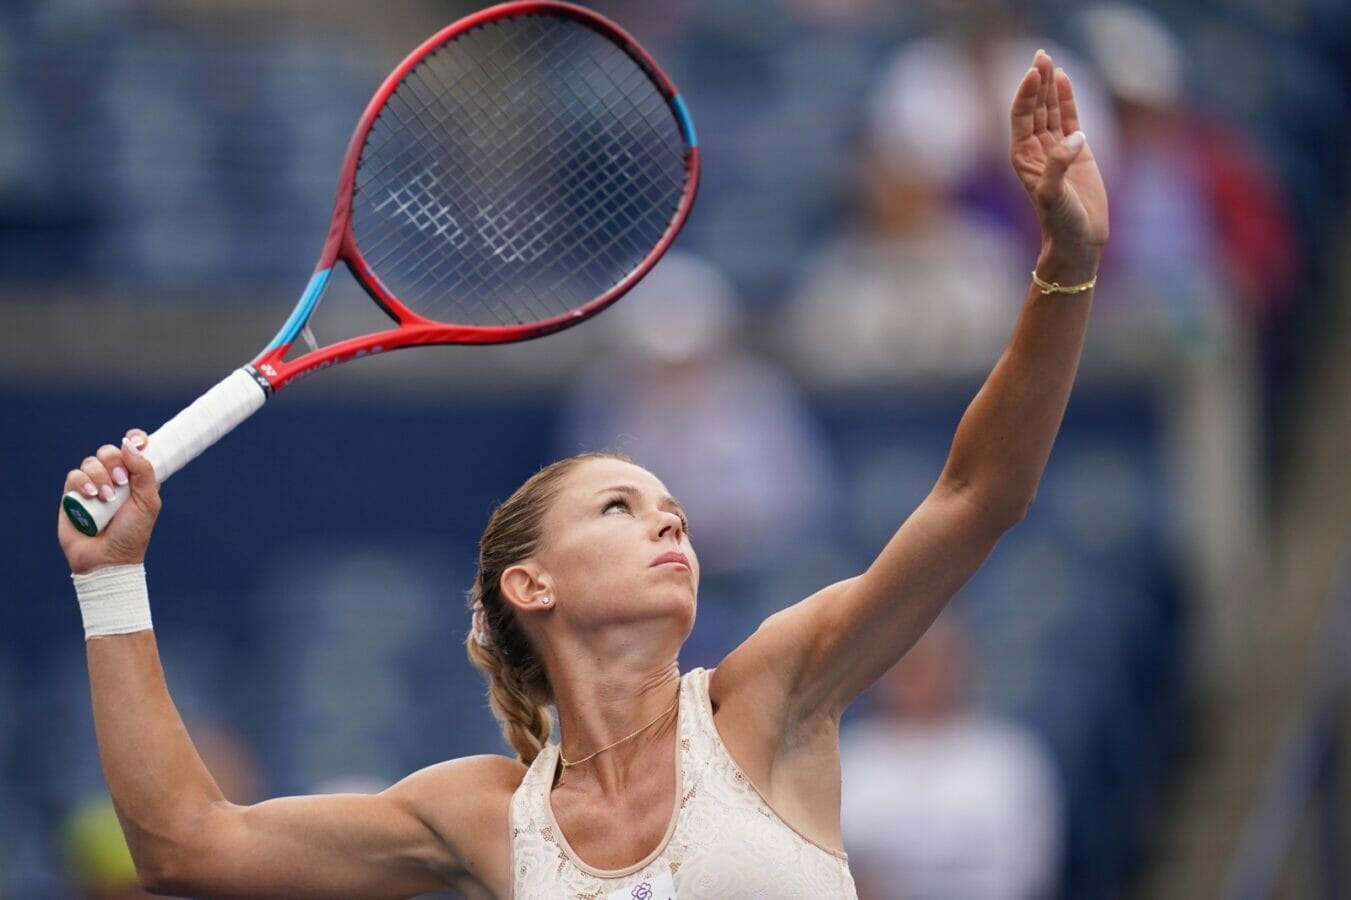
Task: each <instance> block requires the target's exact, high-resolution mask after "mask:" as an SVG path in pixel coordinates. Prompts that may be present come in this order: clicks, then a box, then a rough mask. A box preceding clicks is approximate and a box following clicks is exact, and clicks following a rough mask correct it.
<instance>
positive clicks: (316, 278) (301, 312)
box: [262, 268, 333, 353]
mask: <svg viewBox="0 0 1351 900" xmlns="http://www.w3.org/2000/svg"><path fill="white" fill-rule="evenodd" d="M332 272H333V269H332V268H328V269H320V270H319V271H318V272H315V273H314V275H313V276H312V277H311V278H310V283H309V285H308V286H307V287H306V288H305V293H304V294H302V295H301V296H300V302H299V303H297V304H296V308H295V309H293V310H292V311H291V317H290V318H289V319H287V320H286V324H285V325H283V326H282V327H281V331H278V332H277V336H276V337H274V338H273V339H272V343H270V344H268V345H267V346H266V347H264V348H263V350H262V352H263V353H266V352H267V351H269V350H274V349H276V348H277V347H280V346H281V345H282V344H289V343H291V342H292V341H294V340H295V339H296V335H297V334H299V333H300V329H302V328H304V327H305V322H306V321H307V320H308V319H309V317H310V313H312V312H314V307H315V304H317V303H318V302H319V297H320V295H321V294H323V292H324V288H325V287H327V285H328V276H329V275H330V274H332Z"/></svg>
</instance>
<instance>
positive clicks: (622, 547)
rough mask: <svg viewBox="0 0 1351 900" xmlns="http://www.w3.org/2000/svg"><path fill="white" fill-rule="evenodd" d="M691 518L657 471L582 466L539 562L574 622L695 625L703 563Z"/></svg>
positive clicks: (548, 520) (549, 517) (559, 504)
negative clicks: (691, 533) (662, 620)
mask: <svg viewBox="0 0 1351 900" xmlns="http://www.w3.org/2000/svg"><path fill="white" fill-rule="evenodd" d="M687 524H688V523H687V522H686V520H685V512H684V510H683V509H682V508H681V506H680V504H679V503H678V502H677V501H676V500H675V499H674V498H673V497H671V496H670V494H668V493H667V491H666V487H665V486H664V485H663V484H662V483H661V482H660V481H659V480H657V478H656V476H654V475H653V474H652V473H651V472H649V471H647V470H646V469H644V468H642V467H641V466H636V465H633V464H631V463H626V462H623V461H621V460H617V459H604V458H602V459H590V460H586V461H585V462H582V463H579V464H578V465H577V466H576V467H575V468H574V469H573V470H572V471H571V472H569V473H568V474H567V476H566V477H565V478H564V479H563V482H562V485H561V487H560V490H559V493H558V496H557V497H556V498H555V500H554V503H553V505H552V506H551V507H550V508H549V511H548V512H547V513H545V516H544V535H543V540H542V542H541V545H540V550H539V552H538V553H536V555H535V561H536V563H537V564H538V565H539V566H540V569H541V571H542V572H543V573H544V574H545V575H546V576H547V578H548V580H549V581H550V582H551V583H552V585H553V590H554V592H555V593H556V594H557V597H556V598H555V599H556V600H557V602H558V604H559V607H560V608H563V607H566V608H567V613H566V615H567V616H568V618H569V619H571V620H572V621H574V622H579V623H587V624H595V625H605V624H622V623H624V622H630V621H639V620H651V619H654V618H674V619H675V620H676V621H679V622H683V623H684V629H685V633H686V634H688V629H689V628H690V627H691V626H692V625H693V622H694V610H695V595H696V593H697V590H698V587H699V560H698V557H696V556H695V554H694V548H693V547H691V546H690V541H689V534H688V528H687Z"/></svg>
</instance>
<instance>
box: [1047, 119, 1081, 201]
mask: <svg viewBox="0 0 1351 900" xmlns="http://www.w3.org/2000/svg"><path fill="white" fill-rule="evenodd" d="M1087 140H1088V139H1087V137H1086V136H1085V135H1084V133H1083V132H1082V131H1076V132H1074V133H1073V134H1071V135H1069V136H1068V137H1067V138H1065V139H1064V140H1063V141H1061V142H1060V143H1059V144H1057V145H1056V146H1054V147H1052V148H1051V149H1050V150H1049V151H1047V154H1046V166H1045V168H1044V169H1043V170H1042V173H1041V181H1039V182H1038V183H1037V200H1038V202H1040V203H1041V205H1042V206H1043V207H1046V208H1054V207H1056V206H1059V205H1060V202H1061V201H1062V200H1063V199H1064V196H1065V173H1066V172H1068V171H1069V168H1070V166H1071V165H1073V163H1074V161H1075V160H1076V159H1078V158H1079V154H1080V153H1082V152H1083V149H1084V145H1085V144H1086V142H1087Z"/></svg>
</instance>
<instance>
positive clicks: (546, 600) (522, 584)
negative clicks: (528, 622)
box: [502, 562, 557, 613]
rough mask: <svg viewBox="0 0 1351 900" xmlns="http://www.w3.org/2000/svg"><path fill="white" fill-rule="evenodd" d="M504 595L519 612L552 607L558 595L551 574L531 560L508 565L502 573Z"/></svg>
mask: <svg viewBox="0 0 1351 900" xmlns="http://www.w3.org/2000/svg"><path fill="white" fill-rule="evenodd" d="M502 597H503V599H505V600H506V601H507V602H508V603H510V604H511V605H512V606H514V607H515V608H516V610H517V611H518V612H527V613H528V612H534V611H536V610H539V609H549V608H551V607H552V606H553V605H554V603H555V601H556V599H557V598H556V597H555V596H554V591H553V583H552V581H550V579H549V576H548V575H546V574H545V573H544V572H543V571H541V570H540V568H539V567H538V566H536V565H535V564H533V563H530V562H524V563H518V564H516V565H514V566H508V567H507V569H506V571H504V572H503V573H502Z"/></svg>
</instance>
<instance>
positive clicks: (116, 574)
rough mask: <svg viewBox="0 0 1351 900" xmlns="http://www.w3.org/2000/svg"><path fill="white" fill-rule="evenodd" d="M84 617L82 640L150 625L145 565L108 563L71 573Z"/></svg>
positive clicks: (135, 629)
mask: <svg viewBox="0 0 1351 900" xmlns="http://www.w3.org/2000/svg"><path fill="white" fill-rule="evenodd" d="M70 580H71V581H73V582H75V597H76V599H78V600H79V601H80V615H81V616H82V617H83V618H84V637H85V640H89V639H90V638H96V637H105V636H107V635H110V634H130V633H131V632H133V631H145V630H147V629H149V628H150V593H149V591H147V590H146V587H145V566H143V565H135V566H108V567H107V568H103V569H95V570H94V571H93V572H90V573H88V574H87V575H71V576H70Z"/></svg>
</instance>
